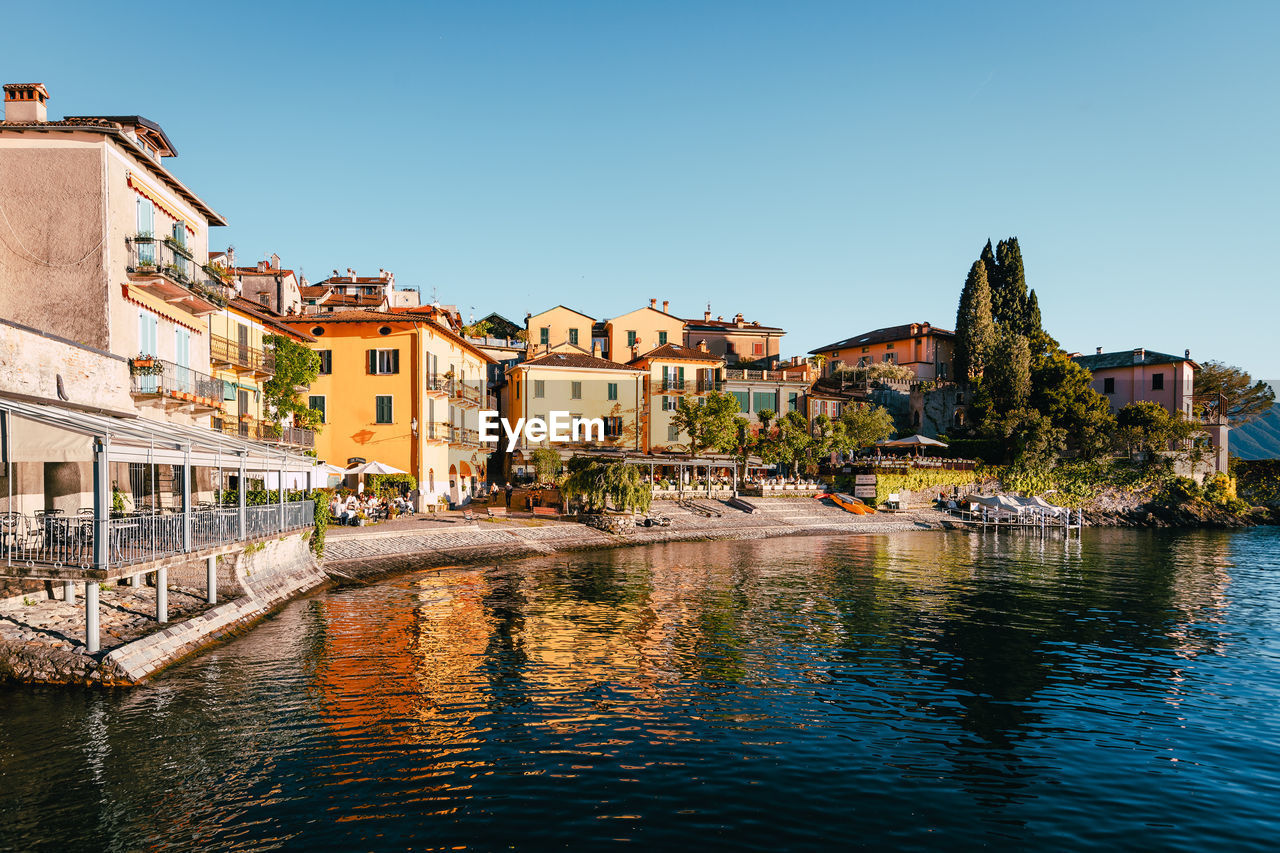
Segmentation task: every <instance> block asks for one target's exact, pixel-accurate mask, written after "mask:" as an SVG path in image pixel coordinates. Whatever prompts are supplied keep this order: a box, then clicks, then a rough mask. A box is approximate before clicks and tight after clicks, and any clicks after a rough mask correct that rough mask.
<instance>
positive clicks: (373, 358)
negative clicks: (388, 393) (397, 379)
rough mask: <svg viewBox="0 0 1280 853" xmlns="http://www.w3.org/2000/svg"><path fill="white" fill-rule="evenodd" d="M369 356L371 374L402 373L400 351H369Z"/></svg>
mask: <svg viewBox="0 0 1280 853" xmlns="http://www.w3.org/2000/svg"><path fill="white" fill-rule="evenodd" d="M368 356H369V362H368V364H369V372H370V373H373V374H387V373H399V372H400V350H398V349H371V350H368Z"/></svg>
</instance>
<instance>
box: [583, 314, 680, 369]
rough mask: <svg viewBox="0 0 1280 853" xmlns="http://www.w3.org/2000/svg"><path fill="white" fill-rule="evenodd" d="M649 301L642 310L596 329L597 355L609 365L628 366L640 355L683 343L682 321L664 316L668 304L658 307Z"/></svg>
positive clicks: (624, 315) (674, 317) (604, 323)
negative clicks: (597, 335)
mask: <svg viewBox="0 0 1280 853" xmlns="http://www.w3.org/2000/svg"><path fill="white" fill-rule="evenodd" d="M657 303H658V300H656V299H650V300H649V304H648V305H647V306H645V307H644V308H637V309H636V310H635V311H628V312H627V313H626V314H623V315H621V316H618V317H614V318H613V319H612V320H605V321H603V323H602V324H600V326H599V331H600V335H599V337H598V341H599V343H600V352H599V353H598V355H600V356H601V357H603V358H607V359H609V360H610V361H616V362H619V363H621V364H627V363H629V362H630V361H632V360H633V359H635V358H637V357H638V356H640V355H641V354H642V353H646V352H649V351H650V350H653V349H656V348H658V347H661V346H665V345H667V344H669V343H670V344H683V343H684V320H681V319H680V318H679V317H676V316H673V315H671V314H668V313H667V309H668V308H669V307H670V303H669V302H663V303H662V309H661V310H659V309H658V307H657Z"/></svg>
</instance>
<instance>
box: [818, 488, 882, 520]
mask: <svg viewBox="0 0 1280 853" xmlns="http://www.w3.org/2000/svg"><path fill="white" fill-rule="evenodd" d="M827 497H829V498H831V500H832V502H833V503H835V505H836V506H838V507H840V508H841V509H843V510H845V511H846V512H852V513H854V514H855V515H875V512H876V511H875V510H874V509H872V508H871V507H869V506H867V505H866V504H864V503H863V502H862V501H860V500H858V499H857V498H855V497H853V496H852V495H846V494H844V493H843V492H832V493H831V494H828V495H827Z"/></svg>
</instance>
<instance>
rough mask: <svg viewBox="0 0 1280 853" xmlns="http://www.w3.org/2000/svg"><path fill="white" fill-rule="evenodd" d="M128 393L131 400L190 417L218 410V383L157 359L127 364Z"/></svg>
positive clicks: (219, 404)
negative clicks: (180, 410)
mask: <svg viewBox="0 0 1280 853" xmlns="http://www.w3.org/2000/svg"><path fill="white" fill-rule="evenodd" d="M129 373H130V376H129V391H130V393H131V394H132V395H133V397H134V399H135V400H138V401H139V402H150V403H156V404H159V405H161V406H163V407H165V408H187V409H189V410H190V411H191V412H192V413H193V414H206V413H209V412H216V411H221V409H222V380H221V379H214V378H213V377H212V376H209V375H208V374H205V373H201V372H200V371H198V370H193V369H192V368H190V367H183V366H181V365H178V364H174V363H173V362H171V361H165V360H164V359H159V358H135V359H133V360H132V361H131V362H130V363H129Z"/></svg>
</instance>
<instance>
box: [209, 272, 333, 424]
mask: <svg viewBox="0 0 1280 853" xmlns="http://www.w3.org/2000/svg"><path fill="white" fill-rule="evenodd" d="M283 319H284V318H281V317H275V316H272V315H271V314H270V313H268V312H267V311H266V310H265V309H263V308H261V307H259V306H256V305H254V303H252V302H250V301H249V300H247V299H242V298H240V297H236V298H235V299H232V300H231V301H230V302H229V303H228V304H227V306H226V307H224V308H223V309H222V310H221V311H218V312H217V313H215V314H211V315H209V365H210V367H211V368H212V371H213V377H214V379H216V380H218V381H219V382H221V383H222V397H221V399H222V406H223V408H222V411H221V412H219V413H218V414H215V415H214V416H213V418H212V419H211V420H210V426H211V427H213V429H215V430H220V431H222V432H224V433H227V434H228V435H238V436H240V437H242V438H255V439H258V440H260V441H267V442H271V443H282V444H288V445H291V446H293V447H299V448H304V449H310V448H311V447H312V446H313V445H314V442H315V434H314V433H313V432H312V431H311V430H306V429H300V428H297V427H293V426H290V425H283V426H282V425H280V424H278V423H277V422H276V421H275V419H274V418H273V417H272V413H271V412H269V411H267V409H266V404H265V401H264V393H263V389H264V386H265V385H266V383H267V381H268V380H269V379H270V378H271V377H272V376H274V375H275V370H276V360H275V351H274V350H273V349H272V348H271V347H270V346H269V345H268V344H267V343H266V338H267V337H269V336H271V335H282V336H285V337H289V338H292V339H293V340H295V341H298V342H300V343H308V344H310V343H312V342H314V341H315V338H313V337H312V336H311V335H309V334H307V333H306V332H303V331H300V330H298V329H294V328H290V327H289V326H286V325H285V324H284V323H283V322H281V320H283Z"/></svg>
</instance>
